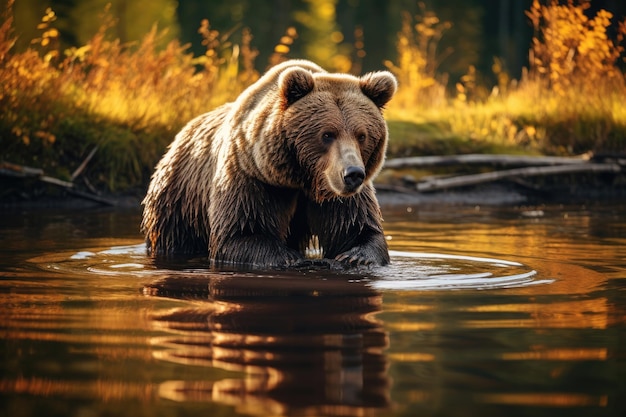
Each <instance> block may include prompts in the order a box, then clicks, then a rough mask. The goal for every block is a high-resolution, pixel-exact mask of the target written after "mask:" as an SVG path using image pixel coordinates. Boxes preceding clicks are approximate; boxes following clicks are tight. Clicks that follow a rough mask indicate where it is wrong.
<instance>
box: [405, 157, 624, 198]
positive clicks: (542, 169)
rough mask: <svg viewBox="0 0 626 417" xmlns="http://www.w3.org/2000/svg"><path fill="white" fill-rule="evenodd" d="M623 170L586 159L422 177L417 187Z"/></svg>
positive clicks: (426, 188) (435, 188)
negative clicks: (452, 175) (567, 163)
mask: <svg viewBox="0 0 626 417" xmlns="http://www.w3.org/2000/svg"><path fill="white" fill-rule="evenodd" d="M621 171H622V167H621V166H620V165H619V164H596V163H590V162H587V161H585V162H584V163H575V164H569V165H556V166H532V167H526V168H514V169H508V170H501V171H493V172H484V173H480V174H469V175H460V176H455V177H447V178H441V177H436V178H426V179H424V178H422V179H421V180H420V181H418V183H417V184H416V186H415V188H416V190H417V191H420V192H427V191H439V190H445V189H449V188H458V187H465V186H469V185H477V184H482V183H487V182H493V181H498V180H502V179H508V178H519V177H521V178H524V177H536V176H545V175H562V174H571V173H580V172H589V173H601V172H610V173H619V172H621Z"/></svg>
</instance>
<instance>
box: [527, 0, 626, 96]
mask: <svg viewBox="0 0 626 417" xmlns="http://www.w3.org/2000/svg"><path fill="white" fill-rule="evenodd" d="M589 6H590V3H589V1H588V0H581V1H579V2H575V1H573V0H570V1H568V2H567V3H566V4H560V3H559V2H558V1H557V0H550V1H549V2H548V3H547V4H546V5H542V4H540V2H539V1H538V0H534V1H533V4H532V6H531V8H530V10H529V11H528V12H527V15H528V17H529V18H530V20H531V22H532V24H533V27H534V29H535V36H534V38H533V44H532V49H531V62H530V64H531V74H532V75H534V76H535V77H538V78H542V79H547V80H548V81H549V83H550V86H551V87H552V88H553V89H554V90H555V91H556V92H557V93H561V94H562V93H564V91H565V90H566V89H567V88H572V87H578V88H584V89H586V88H592V89H593V88H594V87H593V85H594V83H595V82H597V81H606V80H607V79H617V80H618V81H619V82H621V81H623V75H622V74H621V72H620V71H619V69H618V68H617V66H616V63H617V61H618V60H619V58H620V56H621V55H622V53H623V51H624V48H623V46H622V45H621V41H622V40H623V37H624V35H625V34H626V21H622V22H619V31H618V36H617V39H616V40H615V41H613V40H612V39H610V38H609V37H608V35H607V29H608V28H609V26H610V25H611V20H612V19H613V15H612V14H611V13H610V12H608V11H606V10H600V11H599V12H598V13H597V14H596V15H595V17H593V18H590V17H588V16H587V14H586V13H585V11H586V10H587V9H589Z"/></svg>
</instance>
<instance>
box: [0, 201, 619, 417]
mask: <svg viewBox="0 0 626 417" xmlns="http://www.w3.org/2000/svg"><path fill="white" fill-rule="evenodd" d="M624 213H625V211H624V207H623V206H619V205H608V206H607V205H604V206H600V205H598V206H594V207H589V208H588V207H583V206H576V207H561V206H554V207H552V206H548V207H539V208H538V207H532V208H485V207H482V208H478V207H445V208H444V209H442V208H428V207H426V208H419V207H410V206H397V207H386V208H384V214H385V223H384V227H385V231H386V234H387V238H388V241H389V245H390V248H391V250H392V265H390V266H388V267H381V268H369V269H366V268H361V269H359V270H356V271H350V272H346V273H339V272H331V271H296V272H285V271H282V272H272V271H256V272H253V271H247V272H246V271H215V270H211V269H210V268H207V265H206V263H205V262H204V261H203V260H195V261H192V262H185V263H176V264H174V263H166V264H163V263H159V264H155V263H154V262H152V261H151V260H149V259H147V258H146V257H145V255H144V251H143V247H142V245H141V241H142V239H141V236H140V235H139V233H138V224H139V220H140V217H139V212H138V211H132V210H131V211H122V210H104V211H68V210H65V211H59V212H54V211H50V210H46V211H41V210H40V211H24V212H9V213H2V216H0V238H1V240H2V248H1V249H0V337H1V342H0V352H1V354H2V364H1V365H0V369H1V373H0V415H2V416H4V415H6V416H40V415H46V416H104V415H116V416H123V415H128V416H131V415H132V416H142V415H146V416H159V415H163V416H172V415H177V416H186V415H212V416H238V415H260V416H274V415H275V416H280V415H292V416H301V415H328V416H351V415H354V416H362V415H372V416H414V415H433V416H434V415H442V416H443V415H445V416H457V415H458V416H466V415H489V416H492V415H507V416H516V415H519V416H524V415H532V416H541V415H546V416H560V415H563V416H572V415H581V416H591V415H593V416H621V415H624V413H625V412H626V406H625V405H623V404H624V402H623V398H622V397H623V395H624V394H626V382H625V381H626V344H625V337H626V292H625V289H626V217H625V215H624Z"/></svg>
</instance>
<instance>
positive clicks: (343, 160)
mask: <svg viewBox="0 0 626 417" xmlns="http://www.w3.org/2000/svg"><path fill="white" fill-rule="evenodd" d="M278 86H279V100H280V102H279V103H276V105H277V106H279V107H280V110H279V113H280V116H281V117H280V126H281V136H283V137H284V138H285V141H286V145H287V148H288V153H289V154H290V155H291V158H292V159H291V162H289V165H291V167H290V168H291V169H290V170H291V171H292V172H293V174H292V175H295V176H296V177H297V178H299V183H300V184H299V187H301V188H302V189H303V190H304V191H305V192H306V193H307V194H308V196H309V198H312V199H313V200H315V201H317V202H323V201H325V200H330V199H334V198H337V197H350V196H352V195H354V194H356V193H358V192H359V191H360V190H361V189H362V187H363V185H364V184H366V183H368V182H370V181H371V180H372V179H373V178H374V177H375V176H376V175H377V174H378V172H379V171H380V169H381V167H382V164H383V161H384V158H385V151H386V149H387V137H388V133H387V125H386V123H385V120H384V119H383V115H382V110H383V107H384V106H385V104H387V102H388V101H389V100H390V99H391V97H392V96H393V95H394V93H395V91H396V89H397V82H396V79H395V77H394V76H393V75H392V74H391V73H390V72H388V71H380V72H373V73H369V74H366V75H364V76H362V77H360V78H359V77H354V76H352V75H347V74H332V73H326V72H311V71H309V70H308V69H305V68H300V67H297V66H296V67H292V68H289V69H287V70H285V71H284V72H282V73H281V75H280V77H279V79H278ZM279 159H280V158H279Z"/></svg>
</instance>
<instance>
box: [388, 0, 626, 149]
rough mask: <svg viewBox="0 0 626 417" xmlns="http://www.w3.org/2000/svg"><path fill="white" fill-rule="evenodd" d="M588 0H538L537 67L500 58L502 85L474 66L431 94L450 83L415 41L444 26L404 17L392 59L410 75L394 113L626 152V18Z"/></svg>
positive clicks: (499, 140) (487, 133)
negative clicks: (510, 69) (513, 66)
mask: <svg viewBox="0 0 626 417" xmlns="http://www.w3.org/2000/svg"><path fill="white" fill-rule="evenodd" d="M589 7H590V2H589V1H585V0H581V1H574V0H569V1H568V2H566V3H563V2H558V1H557V0H548V1H547V2H546V3H545V4H542V3H540V2H539V1H538V0H534V1H533V3H532V5H531V7H530V10H528V12H527V15H528V17H529V19H530V21H531V23H532V25H533V28H534V32H535V33H534V37H533V43H532V45H531V48H530V50H529V57H530V66H529V68H528V69H527V70H525V71H524V74H523V76H522V77H521V79H519V80H510V78H509V77H508V75H507V74H506V73H505V72H504V71H503V70H502V65H501V63H500V61H498V60H497V59H496V60H495V61H494V65H493V70H494V73H495V75H496V78H497V79H498V85H497V86H495V87H494V88H493V89H492V90H491V91H490V92H488V90H487V93H485V87H484V86H483V85H480V83H478V82H477V81H476V79H477V74H476V72H475V70H474V68H469V69H468V73H467V74H466V75H465V76H464V77H463V78H462V80H461V81H460V82H459V83H458V84H457V85H456V86H455V89H454V92H452V93H450V92H447V93H441V92H439V93H438V94H436V95H434V97H433V96H431V92H432V91H433V88H437V89H436V90H435V91H441V89H440V86H438V85H437V81H436V79H435V78H434V77H433V72H432V70H431V69H429V67H428V66H425V65H423V64H422V65H421V66H420V63H423V62H433V58H432V57H431V56H429V50H428V48H424V47H421V48H419V47H416V45H424V44H428V42H431V41H432V39H435V38H436V37H437V36H439V34H438V33H437V36H435V37H433V32H432V31H431V32H428V31H424V30H420V26H419V23H418V24H416V25H415V26H414V27H410V26H405V27H404V28H403V31H402V32H401V33H400V34H399V37H398V46H397V48H398V55H399V57H400V64H399V65H397V66H392V67H391V68H392V70H393V71H394V72H395V73H396V75H397V76H398V78H399V79H400V80H405V82H404V83H400V91H399V93H398V95H399V97H400V100H397V101H392V102H391V105H390V109H389V115H390V117H391V118H400V119H404V120H407V119H408V120H416V121H420V122H426V123H430V124H433V123H434V124H437V125H438V126H440V128H441V129H442V130H445V131H446V132H447V134H448V135H451V136H455V137H465V138H467V139H468V140H470V141H476V142H481V141H487V142H491V143H495V144H501V145H505V146H520V147H525V148H528V149H531V150H539V151H541V152H545V153H552V154H576V153H582V152H586V151H590V150H591V151H599V152H602V151H611V152H621V153H623V152H626V106H624V103H626V82H625V77H624V73H623V71H621V70H620V67H619V64H620V62H621V60H622V59H624V47H623V41H624V37H625V36H626V21H620V22H617V21H615V17H614V16H612V14H611V13H610V12H608V11H606V10H600V11H599V12H598V13H597V14H596V15H595V16H593V17H590V16H588V14H587V12H588V9H589ZM611 23H614V24H615V25H616V26H617V35H616V37H615V38H614V39H611V38H610V37H609V35H608V33H609V27H610V25H611ZM440 27H441V26H440ZM444 29H445V28H444ZM407 38H408V40H407ZM403 59H404V60H405V61H406V63H403V61H402V60H403ZM412 79H414V80H417V82H415V81H411V80H412ZM406 80H409V81H406ZM422 80H425V82H424V81H422ZM432 86H435V87H432ZM442 95H445V97H443V98H442Z"/></svg>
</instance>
